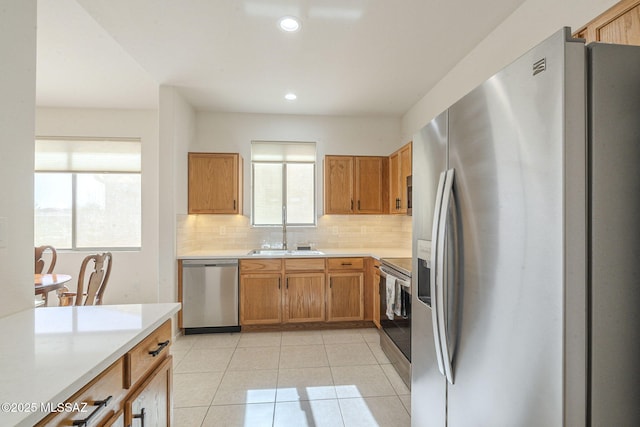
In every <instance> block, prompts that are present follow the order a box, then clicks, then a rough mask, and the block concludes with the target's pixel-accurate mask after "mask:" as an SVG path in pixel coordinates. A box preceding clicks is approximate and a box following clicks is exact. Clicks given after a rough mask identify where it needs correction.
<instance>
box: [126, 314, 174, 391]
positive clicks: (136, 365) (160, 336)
mask: <svg viewBox="0 0 640 427" xmlns="http://www.w3.org/2000/svg"><path fill="white" fill-rule="evenodd" d="M170 344H171V320H167V321H166V322H164V323H163V324H162V326H160V327H158V329H156V330H155V331H153V332H151V334H149V336H147V337H146V338H145V339H144V340H142V341H141V342H140V344H138V345H137V346H135V347H134V348H133V349H131V350H130V351H129V352H128V353H127V354H126V355H125V361H126V371H125V376H124V386H125V388H131V386H132V385H133V384H135V383H136V382H138V380H140V379H141V378H142V377H144V376H145V375H146V374H147V372H149V371H150V370H151V369H152V368H153V367H155V365H157V364H158V363H160V362H161V361H162V360H163V359H164V358H165V357H166V356H167V355H168V354H169V347H170Z"/></svg>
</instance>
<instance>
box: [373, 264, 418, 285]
mask: <svg viewBox="0 0 640 427" xmlns="http://www.w3.org/2000/svg"><path fill="white" fill-rule="evenodd" d="M389 275H391V276H393V277H395V278H396V281H398V282H400V285H401V286H403V287H405V288H410V287H411V279H405V278H404V277H403V276H400V275H398V274H394V273H393V272H391V271H389V270H385V268H384V267H382V266H380V276H381V277H384V278H386V277H387V276H389Z"/></svg>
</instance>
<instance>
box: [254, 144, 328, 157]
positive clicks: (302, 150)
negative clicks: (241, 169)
mask: <svg viewBox="0 0 640 427" xmlns="http://www.w3.org/2000/svg"><path fill="white" fill-rule="evenodd" d="M251 161H253V162H315V161H316V143H315V142H280V141H251Z"/></svg>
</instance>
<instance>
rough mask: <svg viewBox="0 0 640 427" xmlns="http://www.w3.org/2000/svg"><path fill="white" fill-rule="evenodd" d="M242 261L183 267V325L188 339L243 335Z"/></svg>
mask: <svg viewBox="0 0 640 427" xmlns="http://www.w3.org/2000/svg"><path fill="white" fill-rule="evenodd" d="M238 319H239V316H238V260H237V259H225V260H185V261H183V263H182V325H183V327H184V333H185V335H189V334H198V333H211V332H237V331H240V323H239V321H238Z"/></svg>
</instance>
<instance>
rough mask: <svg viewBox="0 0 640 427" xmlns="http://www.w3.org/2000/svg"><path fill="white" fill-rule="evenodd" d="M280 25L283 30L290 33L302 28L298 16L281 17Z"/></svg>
mask: <svg viewBox="0 0 640 427" xmlns="http://www.w3.org/2000/svg"><path fill="white" fill-rule="evenodd" d="M279 25H280V28H281V29H282V31H287V32H289V33H293V32H295V31H298V30H299V29H300V21H298V18H294V17H293V16H285V17H284V18H282V19H280V22H279Z"/></svg>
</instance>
